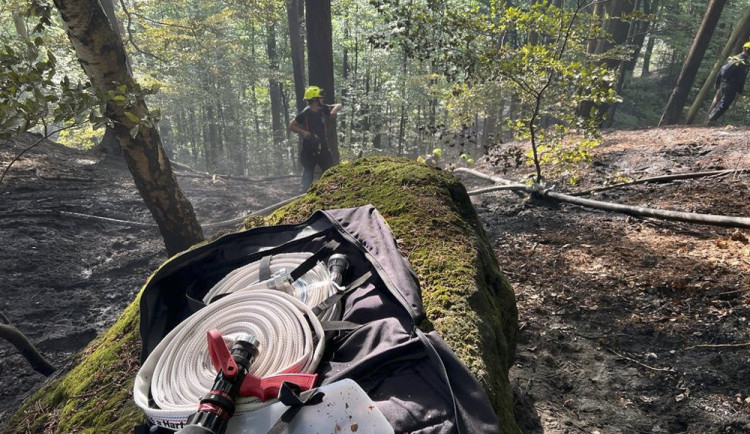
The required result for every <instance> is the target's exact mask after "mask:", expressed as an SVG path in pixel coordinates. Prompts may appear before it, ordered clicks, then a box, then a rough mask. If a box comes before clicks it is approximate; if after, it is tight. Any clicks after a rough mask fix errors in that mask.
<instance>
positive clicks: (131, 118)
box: [125, 111, 141, 124]
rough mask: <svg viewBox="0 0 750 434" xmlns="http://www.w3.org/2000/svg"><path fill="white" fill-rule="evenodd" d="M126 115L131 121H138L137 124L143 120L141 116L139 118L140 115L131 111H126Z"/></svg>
mask: <svg viewBox="0 0 750 434" xmlns="http://www.w3.org/2000/svg"><path fill="white" fill-rule="evenodd" d="M125 117H126V118H128V120H129V121H130V122H134V123H136V124H137V123H139V122H140V121H141V118H139V117H138V116H136V115H135V114H133V113H131V112H127V111H126V112H125Z"/></svg>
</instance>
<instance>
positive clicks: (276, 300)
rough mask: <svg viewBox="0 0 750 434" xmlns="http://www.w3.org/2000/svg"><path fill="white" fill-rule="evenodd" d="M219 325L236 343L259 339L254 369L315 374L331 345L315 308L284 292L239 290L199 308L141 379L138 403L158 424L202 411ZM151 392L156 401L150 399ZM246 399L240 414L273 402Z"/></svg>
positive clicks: (212, 376)
mask: <svg viewBox="0 0 750 434" xmlns="http://www.w3.org/2000/svg"><path fill="white" fill-rule="evenodd" d="M210 329H217V330H219V331H220V332H221V334H222V335H223V336H224V338H225V339H227V340H230V342H228V345H229V346H231V345H232V343H233V337H235V336H238V335H239V334H240V333H251V334H253V335H255V336H256V337H257V339H258V341H259V345H258V350H259V355H258V357H257V358H256V359H255V360H254V361H253V363H252V365H251V366H250V373H252V374H253V375H255V376H259V377H265V376H268V375H273V374H278V373H303V374H312V373H314V372H315V369H316V368H317V366H318V364H319V363H320V359H321V357H322V355H323V351H324V349H325V339H324V331H323V327H322V325H321V323H320V321H319V320H318V319H317V318H316V317H315V315H314V314H313V312H312V310H311V309H310V307H308V306H307V305H306V304H305V303H303V302H302V301H300V300H298V299H296V298H295V297H293V296H291V295H289V294H286V293H284V292H281V291H278V290H271V289H255V290H252V291H237V292H233V293H230V294H229V295H227V296H225V297H222V298H220V299H218V300H216V301H214V302H212V303H210V304H209V305H208V306H206V307H205V308H203V309H201V310H199V311H198V312H196V313H195V314H193V315H192V316H190V317H189V318H187V319H186V320H185V321H183V322H181V323H180V324H179V325H178V326H177V327H175V328H174V329H173V330H172V331H171V332H170V333H169V334H168V335H167V336H165V337H164V338H163V339H162V341H161V342H160V343H159V345H158V346H157V347H156V348H155V349H154V351H152V352H151V354H150V355H149V357H148V358H147V359H146V362H145V363H144V364H143V366H142V367H141V369H140V371H139V372H138V375H137V376H136V379H135V385H134V388H133V395H134V400H135V403H136V404H137V405H138V406H139V407H140V408H141V409H142V410H143V411H144V413H145V414H146V416H147V417H148V418H149V419H151V420H152V421H153V422H154V423H155V424H157V425H159V426H164V427H168V428H179V427H180V426H181V424H182V423H184V422H185V421H186V420H187V418H188V416H190V415H191V414H192V413H194V412H195V411H197V409H198V405H199V401H200V397H201V395H203V394H205V393H206V392H207V391H208V390H210V388H211V386H212V384H213V381H214V379H215V378H216V371H215V370H214V368H213V366H212V364H211V360H210V358H209V354H208V348H207V345H206V332H207V331H208V330H210ZM149 395H151V402H150V400H149ZM272 402H274V400H269V401H266V402H265V403H261V402H260V401H258V400H257V399H256V398H240V399H238V401H237V403H236V412H243V411H251V410H253V409H256V408H259V407H262V406H264V405H268V404H270V403H272Z"/></svg>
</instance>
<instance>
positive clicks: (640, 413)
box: [0, 128, 750, 434]
mask: <svg viewBox="0 0 750 434" xmlns="http://www.w3.org/2000/svg"><path fill="white" fill-rule="evenodd" d="M748 132H749V131H748V129H719V128H714V129H702V128H694V129H679V128H675V129H653V130H641V131H620V132H611V133H609V134H607V135H606V143H605V144H604V145H603V146H601V147H600V148H598V149H597V151H596V155H595V162H594V164H593V165H592V166H591V167H590V168H589V169H588V170H587V171H586V172H585V173H584V176H583V183H582V185H580V186H576V187H575V189H585V188H588V187H592V186H595V185H600V184H602V183H603V182H605V181H606V180H611V179H613V178H615V177H621V176H627V177H631V178H641V177H645V176H655V175H662V174H667V173H680V172H689V171H698V170H713V169H727V168H737V167H750V145H748V139H747V137H748ZM30 140H31V139H30V138H29V139H27V140H26V142H25V144H26V145H28V144H31V143H32V142H31V141H30ZM515 146H517V145H512V144H511V145H506V146H504V147H503V148H502V149H500V150H498V151H496V152H500V153H508V152H509V151H508V150H509V149H512V148H514V147H515ZM23 147H24V143H18V144H12V145H9V144H3V145H0V162H2V163H3V166H4V165H5V164H7V162H8V161H9V160H10V158H12V155H14V154H16V153H18V152H20V150H21V149H23ZM495 156H497V155H495ZM511 161H512V159H511ZM477 168H478V169H479V170H482V171H484V172H487V173H490V172H493V173H496V174H497V175H500V176H505V177H508V178H510V179H520V178H521V177H522V176H524V175H526V174H527V173H528V168H525V167H508V168H503V167H501V166H491V165H489V164H488V163H487V161H479V162H478V164H477ZM503 172H505V173H503ZM178 179H179V181H180V184H181V185H182V186H183V189H184V190H185V191H186V194H187V195H188V197H190V199H191V200H192V201H193V204H194V206H195V208H196V212H197V214H198V216H199V220H200V221H201V222H203V223H207V222H216V221H222V220H226V219H230V218H233V217H236V216H238V215H240V214H241V213H242V212H245V211H247V210H255V209H259V208H262V207H264V206H266V205H269V204H271V203H274V202H276V201H278V200H280V199H284V198H287V197H289V196H291V195H293V194H295V192H296V182H297V180H296V179H293V178H287V179H277V180H272V181H266V182H248V181H242V180H238V179H226V178H219V179H212V178H205V177H195V176H192V175H190V176H189V174H188V173H183V174H182V175H180V176H178ZM464 179H465V183H466V184H467V188H469V189H472V188H473V187H478V186H486V185H487V183H486V182H484V181H479V180H476V179H471V178H469V177H465V176H464ZM563 189H569V190H571V189H572V188H571V187H563ZM0 198H2V199H0V273H2V277H3V278H2V280H0V282H2V283H0V291H1V293H2V297H0V311H2V312H3V313H5V314H6V315H7V316H8V317H9V319H10V320H11V321H12V322H13V323H14V324H15V325H16V326H17V327H18V328H19V329H21V330H22V331H24V332H25V333H27V334H28V335H29V337H30V338H31V339H32V340H33V341H34V342H35V343H37V344H38V346H39V348H40V350H41V351H42V352H44V353H45V354H46V355H47V356H49V358H50V359H51V360H52V361H53V362H54V363H56V364H57V365H60V366H62V365H64V364H65V363H66V362H67V361H68V360H69V358H70V357H71V355H72V354H73V353H74V352H75V351H76V350H78V349H80V348H82V347H83V346H84V345H85V344H86V342H88V340H89V339H91V338H92V337H93V336H94V335H95V334H96V333H97V332H99V331H101V330H102V329H104V328H106V327H107V326H109V325H110V324H111V322H112V321H113V320H114V318H116V316H117V314H118V312H119V310H120V309H121V308H122V307H124V306H125V305H126V303H127V302H128V301H129V300H131V299H132V297H133V296H134V294H135V293H136V292H137V291H138V289H139V288H140V286H141V285H142V284H143V283H144V281H145V278H146V277H147V275H148V274H149V273H150V272H151V271H152V270H153V269H155V268H156V267H157V266H158V264H159V263H160V262H161V261H162V260H163V259H164V253H163V247H162V244H161V241H160V239H159V235H158V233H157V231H156V230H155V229H153V228H149V227H148V225H149V224H150V216H149V213H148V211H147V210H146V209H145V207H144V205H143V203H142V202H141V200H140V198H139V196H138V195H137V193H136V191H135V188H134V186H133V183H132V179H131V178H130V176H129V174H128V173H127V171H126V170H124V168H123V167H122V166H121V165H120V164H118V163H117V162H116V161H115V160H113V159H111V158H102V157H98V156H92V155H90V154H87V153H82V152H76V151H72V150H70V149H64V148H61V147H59V146H56V145H52V144H45V145H42V146H39V147H37V148H35V149H34V150H32V151H30V152H29V153H28V155H27V156H26V157H24V158H23V159H22V160H21V161H20V162H19V163H17V165H16V166H14V168H13V169H11V171H10V172H9V179H8V180H7V181H6V182H3V184H2V185H0ZM593 198H595V199H600V200H611V201H616V202H620V203H628V204H633V205H640V206H653V207H660V208H666V209H675V210H682V211H695V212H707V213H714V214H728V215H736V216H750V175H747V174H744V175H740V176H724V177H720V178H714V179H699V180H689V181H679V182H674V183H670V184H662V185H641V186H633V187H628V188H626V189H619V190H611V191H607V192H603V193H600V194H598V195H595V196H593ZM474 203H475V206H477V208H478V210H479V211H480V214H481V216H482V218H483V219H484V222H485V228H486V230H487V232H488V234H489V236H490V238H491V240H492V242H493V247H494V248H495V251H496V254H497V256H498V260H499V262H500V266H501V268H502V269H503V270H504V271H505V272H506V274H507V275H508V276H509V279H510V281H511V283H512V284H513V286H514V288H515V291H516V295H517V300H518V307H519V311H520V314H519V316H520V321H521V322H522V324H523V325H522V330H521V333H520V335H519V347H518V351H517V358H516V364H515V366H514V367H513V368H512V369H511V375H512V377H513V381H514V384H515V391H516V401H517V404H516V411H517V418H518V420H519V423H520V424H521V426H522V427H523V429H524V432H527V433H555V434H557V433H579V432H585V433H594V432H600V433H602V434H603V433H635V432H644V433H646V432H648V433H651V432H654V433H660V432H663V433H667V432H669V433H678V432H688V433H707V432H710V433H713V432H728V433H732V432H736V433H740V432H750V398H749V396H748V395H750V375H747V374H746V371H747V368H746V367H747V366H748V364H750V345H749V343H750V332H749V331H748V317H750V289H748V287H749V286H750V285H749V283H750V277H749V276H750V242H749V241H748V239H750V230H735V229H726V228H717V227H710V226H697V225H688V224H684V223H674V222H661V221H656V220H651V219H640V218H634V217H628V216H623V215H618V214H610V213H604V212H600V211H590V210H585V209H583V208H581V207H577V206H572V205H561V206H557V205H543V206H539V205H532V204H529V203H524V202H521V201H519V199H518V198H517V197H516V196H514V195H512V194H510V193H492V194H486V195H481V196H476V197H475V198H474ZM60 211H64V212H65V213H63V214H61V213H60ZM73 213H77V214H73ZM79 214H84V215H97V216H106V217H109V218H113V219H120V220H128V221H134V222H138V223H140V225H134V224H131V225H127V224H122V223H117V222H111V221H104V220H98V219H91V218H85V217H81V216H80V215H79ZM141 225H143V226H144V227H140V226H141ZM215 231H216V229H210V230H206V235H208V236H210V235H211V234H212V233H214V232H215ZM705 345H711V346H705ZM721 345H725V346H721ZM0 368H1V371H0V372H1V375H0V386H2V387H0V419H2V418H3V417H2V413H3V412H4V411H10V410H12V409H14V408H15V407H16V406H17V405H18V404H19V402H20V399H21V398H22V397H23V396H24V395H25V394H26V393H27V392H28V391H30V390H32V389H34V388H36V387H37V386H38V385H39V384H40V383H41V382H42V381H43V380H44V377H42V376H41V375H39V374H36V373H34V372H33V371H30V370H29V369H28V367H27V365H26V363H25V361H24V360H23V359H22V358H21V357H20V356H19V355H18V354H17V353H16V351H15V350H14V349H13V348H12V347H11V346H10V345H8V344H6V343H4V342H0Z"/></svg>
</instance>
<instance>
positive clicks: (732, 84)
mask: <svg viewBox="0 0 750 434" xmlns="http://www.w3.org/2000/svg"><path fill="white" fill-rule="evenodd" d="M749 57H750V42H745V44H744V45H743V46H742V53H740V54H738V55H736V56H732V57H730V58H729V59H728V60H727V63H725V64H724V66H722V67H721V71H720V72H719V76H718V77H716V85H715V87H716V89H717V90H716V96H715V97H714V101H713V103H711V110H709V112H708V121H707V122H713V121H716V120H717V119H719V117H720V116H721V115H723V114H724V112H726V111H727V109H729V106H730V105H732V102H733V101H734V98H735V97H736V96H737V94H738V93H739V94H740V95H742V92H743V90H744V88H745V78H746V77H747V71H748V68H750V60H748V58H749Z"/></svg>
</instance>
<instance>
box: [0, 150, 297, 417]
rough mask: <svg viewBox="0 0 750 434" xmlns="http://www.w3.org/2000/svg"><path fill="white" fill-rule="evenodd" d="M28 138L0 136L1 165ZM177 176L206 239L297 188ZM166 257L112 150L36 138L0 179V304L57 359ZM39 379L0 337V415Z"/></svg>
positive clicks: (110, 317)
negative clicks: (67, 145) (100, 152)
mask: <svg viewBox="0 0 750 434" xmlns="http://www.w3.org/2000/svg"><path fill="white" fill-rule="evenodd" d="M37 140H38V138H37V137H35V136H32V135H27V136H24V137H21V138H19V139H18V140H15V141H13V142H8V143H4V144H0V167H2V169H0V173H2V170H5V168H6V166H7V165H8V163H9V162H10V161H11V159H12V158H14V157H15V156H16V155H18V154H20V153H21V152H22V151H23V150H24V149H26V148H28V147H29V146H31V145H33V144H34V143H35V142H36V141H37ZM177 179H178V182H179V183H180V186H181V187H182V189H183V191H184V192H185V194H186V195H187V196H188V198H189V199H190V200H191V202H192V203H193V207H194V208H195V211H196V214H197V216H198V221H199V222H200V223H201V224H202V225H204V235H205V236H206V238H210V237H212V236H213V235H216V234H217V233H218V232H219V231H222V230H223V231H227V230H231V229H233V228H236V227H237V226H238V223H237V222H235V223H234V224H232V223H229V224H220V225H218V226H215V225H213V224H214V223H221V222H226V221H228V220H234V219H236V218H237V217H240V216H242V215H245V214H247V213H249V212H252V211H255V210H259V209H262V208H264V207H267V206H269V205H272V204H274V203H276V202H278V201H280V200H283V199H286V198H288V197H291V196H294V195H296V194H299V187H298V184H299V178H297V177H283V178H277V179H271V180H263V181H258V180H250V179H240V178H228V177H221V176H219V177H210V176H203V175H202V174H197V173H194V172H190V171H187V170H177ZM98 217H104V218H98ZM107 219H112V220H107ZM113 220H119V221H122V222H118V221H113ZM128 222H130V223H128ZM166 259H167V256H166V252H165V250H164V244H163V242H162V239H161V237H160V234H159V231H158V229H157V228H156V226H155V224H154V223H153V219H152V218H151V214H150V212H149V211H148V209H147V208H146V206H145V204H144V203H143V200H142V199H141V197H140V195H139V194H138V192H137V190H136V188H135V185H134V183H133V178H132V176H131V175H130V172H128V170H127V168H126V167H125V164H124V163H123V162H122V159H121V158H118V157H115V156H105V155H98V154H94V153H90V152H82V151H76V150H73V149H70V148H65V147H62V146H60V145H57V144H54V143H51V142H43V143H41V144H40V145H38V146H36V147H34V148H33V149H31V150H30V151H28V152H27V153H25V154H24V155H23V156H22V157H21V159H20V160H19V161H17V162H15V163H14V164H13V166H12V167H11V169H10V170H9V171H8V173H7V175H6V176H5V179H4V180H3V182H2V184H0V276H2V279H0V294H2V296H1V297H0V312H2V313H3V314H4V315H5V316H6V317H7V318H8V319H9V320H10V322H11V323H12V324H13V325H14V326H15V327H16V328H18V329H19V330H20V331H22V332H23V333H24V334H25V335H26V336H27V337H28V338H29V340H30V341H31V342H32V343H34V344H35V345H36V346H37V348H38V349H39V351H40V352H41V353H42V354H43V355H45V356H46V357H47V358H48V359H49V360H50V362H52V364H54V365H55V366H56V367H59V368H65V366H66V364H67V363H68V362H69V361H70V359H71V357H72V356H73V354H74V353H75V352H76V351H78V350H80V349H82V348H83V347H84V346H85V345H86V344H87V343H88V342H89V341H91V340H92V339H93V338H94V337H95V336H96V335H97V334H98V333H99V332H101V331H103V330H105V329H106V328H107V327H109V326H110V325H112V323H114V321H115V320H116V319H117V317H118V316H119V314H120V312H121V311H122V310H123V309H124V308H125V306H127V305H128V304H129V303H130V302H132V301H133V299H134V297H135V295H136V293H137V292H138V291H139V290H140V288H141V286H143V284H144V283H145V282H146V279H147V278H148V276H149V275H150V274H151V273H152V272H153V271H155V270H156V268H157V267H158V266H159V265H160V264H161V263H162V262H163V261H164V260H166ZM44 380H45V377H44V376H43V375H41V374H39V373H37V372H35V371H33V370H32V369H31V368H30V367H29V364H28V363H27V362H26V360H25V359H24V358H23V357H22V356H21V355H20V354H19V353H18V351H17V350H16V349H15V348H14V347H13V346H12V345H10V344H9V343H7V342H6V341H4V340H1V339H0V421H1V420H4V419H5V413H6V412H11V411H13V410H14V409H15V408H16V407H18V406H19V405H20V403H21V400H22V399H23V398H24V397H25V396H27V395H28V394H29V393H30V392H31V391H33V390H35V389H36V388H38V386H39V385H40V384H41V383H42V382H43V381H44Z"/></svg>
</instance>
